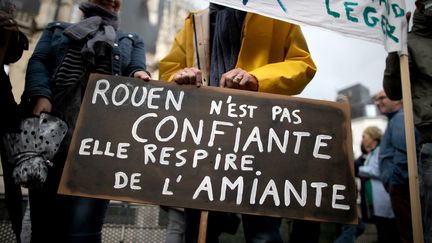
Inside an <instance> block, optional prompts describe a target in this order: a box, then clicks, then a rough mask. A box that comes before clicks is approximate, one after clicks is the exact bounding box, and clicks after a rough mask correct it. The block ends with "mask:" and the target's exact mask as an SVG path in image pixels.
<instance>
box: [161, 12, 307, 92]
mask: <svg viewBox="0 0 432 243" xmlns="http://www.w3.org/2000/svg"><path fill="white" fill-rule="evenodd" d="M192 22H193V21H192V14H190V15H189V16H188V17H187V18H186V20H185V25H184V27H183V29H182V30H180V31H179V33H178V34H177V36H176V38H175V40H174V43H173V45H172V48H171V50H170V52H169V53H168V55H167V56H166V57H164V58H163V59H162V60H161V61H160V67H159V73H160V79H161V80H165V81H171V79H172V78H173V76H174V73H175V72H177V71H178V70H180V69H182V68H186V67H193V66H195V65H194V63H195V60H194V58H195V48H194V33H193V29H194V28H193V23H192ZM243 26H244V27H243V33H242V43H241V48H240V52H239V56H238V59H237V64H236V67H238V68H242V69H244V70H245V71H247V72H249V73H250V74H252V75H254V76H255V77H256V78H257V80H258V84H259V90H258V91H259V92H267V93H275V94H285V95H295V94H299V93H300V92H301V91H302V90H303V89H304V87H305V86H306V85H307V84H308V83H309V81H310V80H311V79H312V78H313V76H314V75H315V72H316V66H315V64H314V62H313V60H312V58H311V55H310V54H309V52H308V47H307V44H306V41H305V39H304V37H303V34H302V32H301V30H300V27H299V26H297V25H294V24H290V23H287V22H283V21H279V20H276V19H271V18H267V17H264V16H261V15H257V14H253V13H247V15H246V18H245V22H244V25H243Z"/></svg>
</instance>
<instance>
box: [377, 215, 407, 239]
mask: <svg viewBox="0 0 432 243" xmlns="http://www.w3.org/2000/svg"><path fill="white" fill-rule="evenodd" d="M372 221H373V222H374V223H375V227H376V229H377V238H378V241H377V242H378V243H400V242H402V241H401V239H400V237H399V235H398V234H395V232H398V228H397V227H396V220H395V219H394V218H384V217H377V216H374V217H373V218H372Z"/></svg>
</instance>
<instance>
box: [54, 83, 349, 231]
mask: <svg viewBox="0 0 432 243" xmlns="http://www.w3.org/2000/svg"><path fill="white" fill-rule="evenodd" d="M351 146H352V145H351V130H350V117H349V112H348V105H346V104H340V103H335V102H328V101H316V100H310V99H302V98H295V97H288V96H282V95H274V94H265V93H257V92H249V91H240V90H234V89H221V88H216V87H200V88H197V87H195V86H192V85H183V86H180V85H177V84H175V83H166V82H162V81H150V82H145V81H142V80H137V79H132V78H126V77H114V76H103V75H92V76H91V78H90V80H89V83H88V86H87V91H86V94H85V97H84V100H83V104H82V107H81V111H80V114H79V117H78V123H77V127H76V129H75V132H74V136H73V140H72V145H71V147H70V150H69V155H68V159H67V161H66V165H65V169H64V173H63V177H62V181H61V187H60V190H59V192H60V193H62V194H69V195H79V196H86V197H95V198H106V199H114V200H120V201H131V202H140V203H152V204H157V205H166V206H175V207H188V208H198V209H204V210H216V211H229V212H237V213H247V214H259V215H271V216H280V217H286V218H301V219H311V220H318V221H333V222H342V223H353V222H355V221H356V220H357V213H356V211H357V207H356V189H355V182H354V176H353V162H352V147H351Z"/></svg>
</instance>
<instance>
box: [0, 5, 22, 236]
mask: <svg viewBox="0 0 432 243" xmlns="http://www.w3.org/2000/svg"><path fill="white" fill-rule="evenodd" d="M14 11H15V7H14V5H13V4H12V3H11V2H10V1H0V36H1V38H0V65H1V68H0V108H1V110H2V114H3V115H2V118H1V119H0V137H3V136H4V134H5V133H6V132H10V131H13V130H15V128H16V126H17V124H18V117H19V116H18V107H17V103H16V102H15V99H14V96H13V93H12V85H11V82H10V79H9V75H8V74H7V73H6V71H5V69H4V65H7V64H10V63H14V62H17V61H18V60H19V59H20V58H21V56H22V54H23V51H24V50H27V49H28V40H27V37H26V36H25V35H24V34H23V33H22V32H20V31H19V29H18V25H17V23H16V21H15V20H14V17H13V14H14ZM5 153H6V152H5V147H4V144H3V143H2V139H0V154H1V163H2V164H1V166H2V169H3V181H4V186H5V199H6V200H5V201H6V208H7V210H8V214H9V217H10V219H11V223H12V229H13V231H14V233H15V238H16V241H17V242H21V241H20V234H21V228H22V227H21V222H22V218H23V208H22V204H23V197H22V194H21V187H20V186H19V185H16V184H15V183H14V181H13V178H12V171H13V164H12V162H11V161H9V160H8V158H7V157H6V155H5Z"/></svg>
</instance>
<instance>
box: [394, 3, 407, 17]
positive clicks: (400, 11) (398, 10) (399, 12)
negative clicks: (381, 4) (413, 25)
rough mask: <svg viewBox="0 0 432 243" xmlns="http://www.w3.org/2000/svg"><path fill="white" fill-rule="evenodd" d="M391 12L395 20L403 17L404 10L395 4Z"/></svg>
mask: <svg viewBox="0 0 432 243" xmlns="http://www.w3.org/2000/svg"><path fill="white" fill-rule="evenodd" d="M392 10H393V13H394V15H395V17H396V18H400V17H405V10H404V9H403V8H401V7H400V6H399V5H397V4H392Z"/></svg>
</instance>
